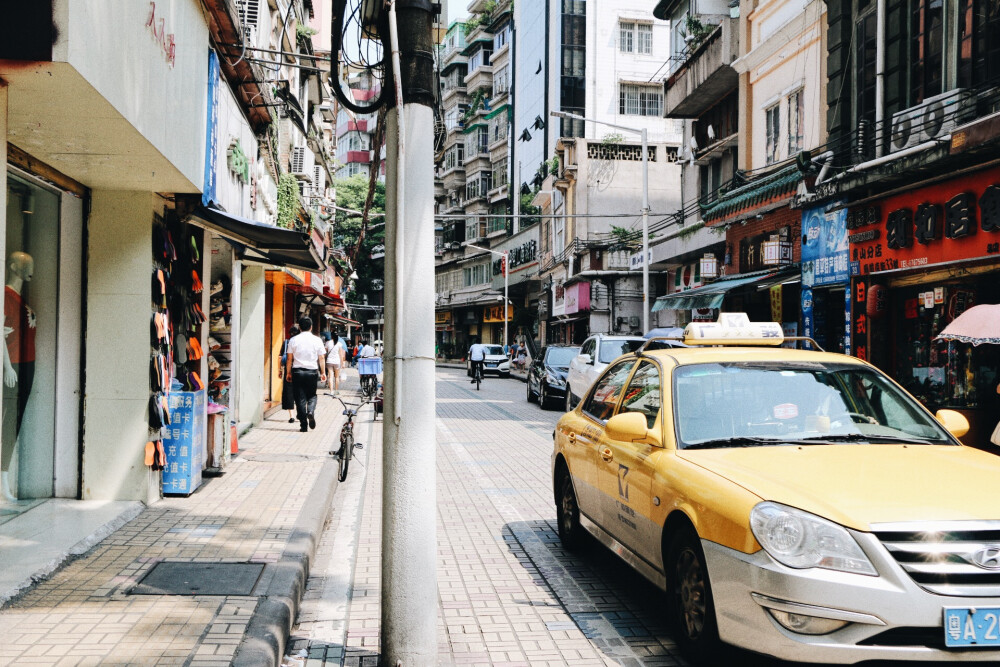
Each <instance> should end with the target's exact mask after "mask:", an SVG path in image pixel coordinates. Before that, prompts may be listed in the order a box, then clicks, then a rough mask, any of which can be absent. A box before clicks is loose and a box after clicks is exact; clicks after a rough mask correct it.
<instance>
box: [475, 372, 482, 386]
mask: <svg viewBox="0 0 1000 667" xmlns="http://www.w3.org/2000/svg"><path fill="white" fill-rule="evenodd" d="M482 381H483V374H482V372H480V371H479V369H476V391H479V385H480V384H481V383H482Z"/></svg>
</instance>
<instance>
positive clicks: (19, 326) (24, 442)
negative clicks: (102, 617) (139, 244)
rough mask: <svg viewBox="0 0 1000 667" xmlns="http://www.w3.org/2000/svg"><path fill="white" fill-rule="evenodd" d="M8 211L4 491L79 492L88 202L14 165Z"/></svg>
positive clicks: (25, 494)
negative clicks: (83, 272)
mask: <svg viewBox="0 0 1000 667" xmlns="http://www.w3.org/2000/svg"><path fill="white" fill-rule="evenodd" d="M6 214H7V226H6V234H7V236H6V249H5V258H4V259H5V262H6V279H5V282H6V285H5V287H4V335H5V343H6V344H5V345H4V359H3V363H4V386H3V414H2V434H0V435H2V440H0V444H2V471H3V480H4V488H3V489H2V492H3V493H4V494H6V495H7V497H8V499H9V498H10V497H16V498H18V499H30V498H49V497H53V496H62V497H76V496H77V494H78V479H79V408H80V403H79V401H80V392H79V377H80V341H81V335H82V331H81V326H80V325H81V320H82V318H81V316H80V315H81V299H82V294H81V291H80V285H81V280H80V275H81V268H82V267H81V258H82V251H81V248H82V231H81V230H82V226H83V225H82V201H81V200H80V199H78V198H77V197H75V196H73V195H69V194H66V193H63V192H60V191H58V190H55V189H52V188H50V187H48V186H47V185H43V184H42V183H40V182H37V181H35V180H34V179H31V178H30V177H28V176H26V175H21V174H20V173H17V174H15V173H9V174H8V180H7V211H6ZM111 343H113V341H109V344H111ZM108 380H109V381H113V378H109V379H108Z"/></svg>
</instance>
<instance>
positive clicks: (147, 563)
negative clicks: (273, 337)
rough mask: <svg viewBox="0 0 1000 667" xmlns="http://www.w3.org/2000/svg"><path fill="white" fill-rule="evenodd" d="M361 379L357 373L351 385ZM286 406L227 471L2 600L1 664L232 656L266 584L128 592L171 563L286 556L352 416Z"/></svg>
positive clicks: (209, 660)
mask: <svg viewBox="0 0 1000 667" xmlns="http://www.w3.org/2000/svg"><path fill="white" fill-rule="evenodd" d="M357 386H358V381H357V374H356V373H355V372H353V371H348V379H347V382H346V385H345V383H344V382H343V381H342V383H341V387H342V389H341V392H342V393H345V392H346V391H350V390H356V388H357ZM321 391H325V390H321ZM334 406H336V407H334ZM286 414H287V413H285V412H284V411H281V412H279V413H277V415H275V416H274V417H272V418H271V419H268V420H267V421H266V422H264V423H263V424H262V425H260V426H259V427H257V428H255V429H253V430H252V431H251V432H250V433H248V434H247V435H245V436H244V437H243V438H242V440H241V442H240V445H241V452H240V455H239V456H238V457H236V458H234V459H233V460H232V462H231V463H230V464H229V466H228V468H227V470H226V474H225V475H223V476H222V477H219V478H214V479H209V480H206V483H205V484H204V486H203V487H202V488H201V489H199V490H198V491H197V492H196V493H195V494H193V495H192V496H190V497H188V498H166V499H164V500H162V501H160V502H158V503H156V504H154V505H152V506H151V507H149V508H147V509H146V510H145V511H143V512H142V513H141V514H140V515H139V516H138V517H137V518H135V519H134V520H132V521H131V522H129V523H127V524H126V525H125V526H124V527H123V528H121V529H119V530H118V531H116V532H115V533H113V534H112V535H111V536H110V537H108V538H107V539H105V540H103V541H102V542H101V543H99V544H98V545H97V546H96V547H95V548H94V549H93V550H92V551H90V552H89V553H87V554H86V555H84V556H82V557H80V558H79V559H77V560H75V561H73V562H71V563H69V564H68V565H66V566H65V567H64V568H62V569H61V570H59V571H57V572H56V573H55V574H54V575H53V576H52V577H51V578H50V579H48V580H47V581H44V582H42V583H40V584H38V585H37V586H35V587H34V588H32V589H31V590H29V591H28V592H27V593H25V594H24V595H23V596H21V597H20V598H19V599H16V600H15V601H13V602H11V603H10V604H9V605H8V606H7V607H5V608H3V610H2V611H0V638H2V639H0V665H8V664H17V665H28V664H31V665H67V666H68V665H97V664H101V665H136V664H141V665H205V666H208V665H220V666H221V665H228V664H230V661H231V660H232V658H233V656H234V655H235V653H236V651H237V647H238V646H239V644H240V642H241V640H242V639H243V637H244V633H245V631H246V630H247V627H248V625H250V622H251V618H252V616H253V613H254V610H255V608H256V607H257V605H258V600H259V598H258V597H257V593H258V591H257V590H256V589H255V591H254V594H255V595H254V596H249V597H244V596H193V597H188V596H131V595H129V594H128V593H129V590H130V589H131V588H132V587H133V586H134V585H135V584H136V583H137V582H138V581H139V580H140V579H141V578H142V577H143V576H144V575H145V574H146V573H147V572H148V571H149V570H150V569H151V568H152V567H153V566H154V565H155V564H156V563H157V562H159V561H162V560H171V561H191V562H215V563H218V562H247V561H250V562H256V563H275V562H276V561H278V560H279V559H280V558H281V557H282V554H283V552H285V550H286V548H287V547H288V546H289V544H290V541H291V540H292V538H293V531H294V530H295V529H296V521H297V520H298V519H299V517H300V513H304V512H307V511H309V510H310V508H308V507H304V505H305V502H306V499H307V497H309V495H310V491H311V490H313V488H314V486H315V485H316V483H317V480H318V479H319V476H320V473H321V470H323V469H324V464H325V463H328V461H329V460H330V457H329V456H328V454H327V452H328V450H329V449H330V443H331V442H333V441H334V440H335V439H336V435H337V432H338V430H339V428H340V424H341V420H342V419H343V418H342V417H341V416H340V405H339V403H335V402H334V401H333V400H332V399H330V398H327V397H323V396H321V397H320V399H319V407H318V409H317V416H318V419H317V421H318V427H317V429H316V430H315V431H310V432H308V433H300V432H299V431H298V424H297V423H295V424H289V423H288V421H287V418H286V417H285V415H286ZM327 469H329V466H327ZM266 572H268V570H267V569H265V573H266ZM266 578H267V576H266V575H265V576H262V578H261V582H259V583H258V588H260V587H261V586H263V585H264V583H265V582H264V580H265V579H266Z"/></svg>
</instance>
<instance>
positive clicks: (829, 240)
mask: <svg viewBox="0 0 1000 667" xmlns="http://www.w3.org/2000/svg"><path fill="white" fill-rule="evenodd" d="M838 206H840V207H842V206H843V202H842V201H834V202H830V204H829V205H827V206H817V207H815V208H810V209H805V210H803V211H802V284H803V285H805V286H806V287H812V286H822V285H837V284H844V283H846V282H847V280H848V257H849V253H850V250H849V248H848V244H847V210H846V209H844V208H840V209H839V210H834V211H831V210H829V209H831V208H836V207H838Z"/></svg>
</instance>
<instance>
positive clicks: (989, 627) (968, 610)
mask: <svg viewBox="0 0 1000 667" xmlns="http://www.w3.org/2000/svg"><path fill="white" fill-rule="evenodd" d="M944 643H945V646H949V647H955V648H958V647H970V646H984V647H989V648H996V647H998V646H1000V608H998V607H959V608H954V609H945V610H944Z"/></svg>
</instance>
